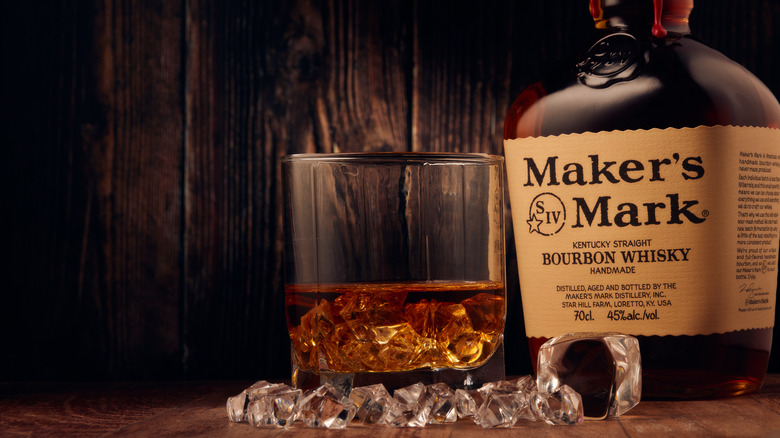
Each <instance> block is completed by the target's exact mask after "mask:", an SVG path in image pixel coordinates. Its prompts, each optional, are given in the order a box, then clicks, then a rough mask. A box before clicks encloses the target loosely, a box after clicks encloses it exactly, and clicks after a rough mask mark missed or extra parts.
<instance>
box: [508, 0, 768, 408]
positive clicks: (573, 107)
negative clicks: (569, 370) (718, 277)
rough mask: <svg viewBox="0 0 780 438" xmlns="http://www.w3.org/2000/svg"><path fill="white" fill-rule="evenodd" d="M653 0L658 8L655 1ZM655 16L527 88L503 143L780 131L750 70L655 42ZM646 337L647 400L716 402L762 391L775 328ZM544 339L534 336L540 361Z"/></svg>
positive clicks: (609, 32) (701, 51)
mask: <svg viewBox="0 0 780 438" xmlns="http://www.w3.org/2000/svg"><path fill="white" fill-rule="evenodd" d="M613 3H617V4H621V3H624V4H630V3H634V4H639V3H641V2H639V1H628V0H623V1H622V2H613ZM645 3H646V4H648V5H649V6H648V8H652V2H650V1H645ZM629 6H631V5H629ZM687 6H692V2H691V1H690V0H684V1H681V0H666V1H664V8H677V9H683V10H684V9H685V7H687ZM642 7H644V6H642ZM635 10H637V8H634V11H635ZM689 10H690V8H689V9H688V12H689ZM681 13H684V11H683V12H676V14H678V15H679V14H681ZM648 16H649V18H648V19H647V20H644V21H643V20H639V24H638V25H634V24H636V23H634V22H632V20H630V19H626V20H625V21H623V23H626V24H625V26H621V27H619V28H606V29H600V30H599V31H597V34H596V36H595V38H594V40H593V41H592V42H591V43H590V45H589V48H586V50H585V51H584V52H583V54H582V55H580V56H579V57H578V58H577V59H574V60H571V61H570V62H569V63H568V64H566V63H564V65H562V66H560V67H559V68H557V69H555V70H553V71H552V72H551V73H549V74H548V75H547V76H546V78H545V79H544V80H542V81H541V82H537V83H535V84H532V85H531V86H529V87H527V88H526V89H525V91H523V92H522V93H521V95H520V96H519V97H518V98H517V99H516V100H515V102H514V103H513V105H512V106H511V108H510V110H509V112H508V115H507V119H506V124H505V130H504V138H506V139H515V138H524V137H540V136H553V135H559V134H569V133H583V132H599V131H612V130H636V129H650V128H684V127H698V126H716V125H732V126H758V127H770V128H777V127H778V126H780V106H778V103H777V100H776V99H775V97H774V96H773V95H772V93H771V91H769V90H768V89H767V87H766V86H765V85H764V84H762V83H761V82H760V81H759V80H758V79H756V78H755V77H754V76H753V75H752V74H751V73H749V72H748V71H747V70H746V69H744V68H743V67H742V66H740V65H738V64H736V63H734V62H733V61H731V60H729V59H728V58H726V57H725V56H724V55H722V54H720V53H719V52H717V51H715V50H713V49H711V48H709V47H707V46H705V45H703V44H701V43H699V42H697V41H696V40H694V39H693V38H691V37H690V36H688V35H687V34H685V33H681V34H675V33H674V32H670V34H669V35H668V36H667V37H666V38H664V39H659V38H653V36H652V35H651V32H650V29H651V27H652V18H653V15H652V10H650V11H649V14H648ZM685 18H686V19H687V15H686V16H685ZM685 27H687V21H685ZM672 29H674V27H672ZM604 147H605V148H607V147H608V145H604ZM713 238H716V237H715V236H713ZM638 339H639V343H640V349H641V353H642V362H643V393H642V398H644V399H651V398H710V397H722V396H729V395H738V394H743V393H748V392H753V391H755V390H757V389H758V388H759V387H760V385H761V382H762V380H763V378H764V375H765V373H766V369H767V365H768V361H769V351H770V348H771V344H772V328H765V329H758V330H742V331H735V332H729V333H723V334H713V335H702V336H640V337H638ZM545 340H546V339H539V338H531V339H529V343H530V349H531V355H532V359H533V360H532V361H533V362H534V363H535V362H536V357H537V354H538V351H539V347H540V346H541V344H542V343H543V342H544V341H545Z"/></svg>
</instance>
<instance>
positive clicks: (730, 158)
mask: <svg viewBox="0 0 780 438" xmlns="http://www.w3.org/2000/svg"><path fill="white" fill-rule="evenodd" d="M583 3H584V2H583ZM583 6H584V5H583ZM590 7H591V12H592V14H593V16H594V18H595V24H596V25H595V27H596V31H595V38H594V39H593V41H592V43H591V44H590V45H589V48H588V49H587V50H586V51H585V52H584V53H582V54H581V55H580V57H579V58H578V59H577V60H575V61H573V62H571V63H570V65H568V68H567V69H563V70H559V71H557V72H554V73H553V74H551V75H549V76H547V77H546V78H545V79H544V80H542V81H540V82H538V83H535V84H533V85H531V86H530V87H528V88H527V89H526V90H525V91H524V92H523V93H522V94H521V95H520V96H519V97H518V98H517V100H516V101H515V102H514V104H513V105H512V106H511V108H510V110H509V114H508V115H507V119H506V125H505V131H504V137H505V144H504V145H505V153H506V157H507V173H508V178H509V186H510V200H511V205H512V216H513V220H514V227H515V238H516V243H517V248H518V264H519V272H520V284H521V290H522V298H523V306H524V309H525V311H524V313H525V318H526V332H527V335H528V337H529V341H530V345H531V350H532V356H533V358H535V357H536V354H537V351H538V348H539V346H540V345H541V344H542V343H543V342H544V341H545V340H546V339H547V338H550V337H553V336H557V335H561V334H564V333H568V332H583V331H616V332H622V333H628V334H632V335H635V336H637V337H638V338H639V342H640V347H641V353H642V358H643V368H644V373H643V397H645V398H655V397H665V398H669V397H671V398H701V397H716V396H725V395H736V394H741V393H746V392H751V391H754V390H756V389H757V388H759V387H760V385H761V382H762V380H763V378H764V374H765V373H766V368H767V363H768V359H769V350H770V347H771V341H772V327H773V325H774V313H775V310H774V308H775V291H776V286H777V284H776V283H777V269H778V220H779V219H780V203H779V201H778V200H779V199H780V130H778V125H780V105H778V102H777V100H776V99H775V97H774V96H773V95H772V93H771V92H770V91H769V90H768V89H767V88H766V87H765V86H764V85H763V84H762V83H761V82H760V81H759V80H757V79H756V78H755V77H754V76H753V75H752V74H750V73H749V72H748V71H746V70H745V69H744V68H742V67H741V66H739V65H737V64H736V63H734V62H732V61H730V60H729V59H727V58H726V57H725V56H723V55H722V54H720V53H718V52H717V51H715V50H712V49H710V48H708V47H706V46H704V45H702V44H701V43H699V42H697V41H696V40H694V39H692V38H691V37H690V36H689V34H690V30H689V27H688V16H689V14H690V12H691V10H692V9H693V1H692V0H665V1H664V2H661V1H660V0H655V1H653V0H591V2H590Z"/></svg>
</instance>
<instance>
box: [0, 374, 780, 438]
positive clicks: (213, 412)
mask: <svg viewBox="0 0 780 438" xmlns="http://www.w3.org/2000/svg"><path fill="white" fill-rule="evenodd" d="M249 384H250V382H222V383H219V382H199V383H195V382H192V383H188V382H178V383H143V382H136V383H106V384H95V383H92V384H70V385H62V384H56V385H55V384H47V385H41V384H17V385H8V384H5V385H2V386H0V412H2V413H3V415H2V416H0V435H2V436H63V435H64V436H115V435H121V436H160V437H166V436H254V437H258V436H261V437H271V436H284V437H326V438H327V437H365V436H368V435H371V436H376V437H388V438H389V437H398V436H401V437H419V438H432V437H472V436H475V435H478V434H485V433H489V434H490V436H491V437H516V436H522V435H526V434H530V435H531V436H550V437H559V436H560V437H564V436H565V437H570V436H573V437H604V436H609V437H613V436H617V437H630V436H774V435H776V434H777V433H778V432H780V411H778V410H777V406H778V403H780V393H779V392H778V389H780V379H779V378H778V377H777V375H774V376H770V377H769V378H768V381H767V385H766V386H765V387H764V388H763V389H762V390H761V391H760V392H758V393H756V394H753V395H749V396H743V397H736V398H731V399H723V400H710V401H693V402H680V401H677V402H674V401H669V402H664V401H643V402H640V403H639V405H637V406H636V407H635V408H633V409H632V410H630V411H629V412H627V413H626V414H624V415H622V416H620V417H618V418H614V419H609V420H604V421H585V422H583V423H582V424H579V425H575V426H550V425H547V424H546V423H544V422H540V421H536V422H530V421H524V420H521V421H519V422H518V423H517V424H516V425H515V426H514V427H512V428H496V429H483V428H482V427H480V426H478V425H476V424H474V422H473V421H471V420H469V419H462V420H460V421H459V422H457V423H456V424H449V425H440V426H427V427H425V428H392V427H385V426H363V425H361V424H359V422H358V421H357V420H355V421H353V422H352V423H350V425H349V426H348V427H347V428H346V429H344V430H332V431H329V430H322V429H314V428H307V427H304V426H303V424H302V423H300V422H297V423H295V424H294V425H293V426H292V427H291V428H290V429H288V430H286V431H285V430H282V429H275V428H261V429H257V428H254V427H252V426H250V425H249V424H247V423H231V422H229V421H228V418H227V412H226V409H225V402H226V400H227V398H228V397H229V396H232V395H235V394H237V393H238V392H240V391H241V390H242V389H243V388H244V387H246V386H248V385H249Z"/></svg>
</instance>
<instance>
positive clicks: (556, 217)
mask: <svg viewBox="0 0 780 438" xmlns="http://www.w3.org/2000/svg"><path fill="white" fill-rule="evenodd" d="M526 222H527V223H528V232H529V233H531V234H533V233H539V234H541V235H542V236H552V235H553V234H556V233H557V232H559V231H561V229H563V225H564V224H565V223H566V207H565V206H564V205H563V202H562V201H561V199H560V198H559V197H557V196H555V195H553V194H552V193H542V194H539V195H537V196H536V197H535V198H534V199H533V201H531V208H530V209H529V211H528V220H527V221H526Z"/></svg>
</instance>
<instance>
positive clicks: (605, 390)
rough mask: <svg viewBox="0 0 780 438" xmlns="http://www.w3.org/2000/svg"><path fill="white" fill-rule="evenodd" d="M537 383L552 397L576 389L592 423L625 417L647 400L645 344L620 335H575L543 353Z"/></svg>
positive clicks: (559, 340)
mask: <svg viewBox="0 0 780 438" xmlns="http://www.w3.org/2000/svg"><path fill="white" fill-rule="evenodd" d="M536 383H537V386H538V388H539V390H540V391H544V392H547V393H554V392H555V391H556V390H557V389H558V388H559V387H561V386H562V385H568V386H570V387H571V388H572V389H574V390H575V391H576V392H577V393H579V394H580V396H581V398H582V405H583V410H584V416H585V417H586V418H588V419H603V418H607V417H616V416H619V415H622V414H624V413H626V412H627V411H628V410H630V409H631V408H633V407H634V406H636V405H637V403H639V401H640V399H641V394H642V360H641V355H640V352H639V342H638V341H637V339H636V338H634V337H632V336H628V335H624V334H620V333H571V334H567V335H563V336H558V337H555V338H552V339H550V340H548V341H547V342H545V343H544V345H542V347H541V348H540V349H539V360H538V364H537V378H536Z"/></svg>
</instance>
